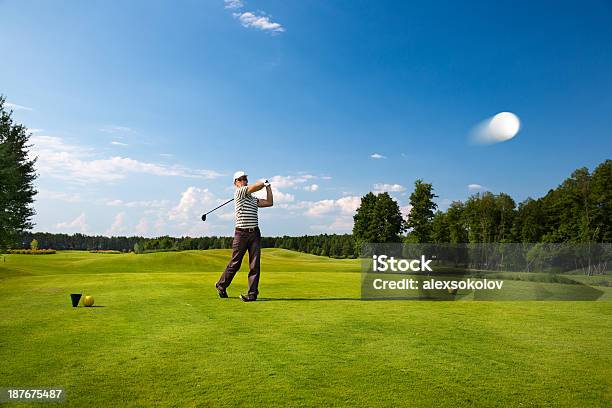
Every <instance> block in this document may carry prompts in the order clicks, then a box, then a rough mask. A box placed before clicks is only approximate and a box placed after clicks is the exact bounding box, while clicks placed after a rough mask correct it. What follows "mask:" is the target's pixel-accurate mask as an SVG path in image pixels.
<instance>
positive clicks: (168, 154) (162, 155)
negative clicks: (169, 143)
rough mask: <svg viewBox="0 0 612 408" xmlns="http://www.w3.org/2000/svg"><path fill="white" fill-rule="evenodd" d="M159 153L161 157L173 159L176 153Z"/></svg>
mask: <svg viewBox="0 0 612 408" xmlns="http://www.w3.org/2000/svg"><path fill="white" fill-rule="evenodd" d="M159 155H160V156H161V157H163V158H166V159H171V158H173V157H174V155H173V154H170V153H160V154H159Z"/></svg>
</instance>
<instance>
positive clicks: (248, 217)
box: [215, 171, 274, 302]
mask: <svg viewBox="0 0 612 408" xmlns="http://www.w3.org/2000/svg"><path fill="white" fill-rule="evenodd" d="M248 184H249V181H248V179H247V175H246V174H245V172H244V171H237V172H236V173H234V187H236V190H235V191H234V208H235V220H236V231H235V233H234V242H233V244H232V258H231V259H230V261H229V263H228V264H227V267H226V268H225V271H224V272H223V273H222V274H221V277H220V278H219V281H218V282H217V284H216V285H215V286H216V288H217V292H219V297H222V298H226V297H227V287H228V286H229V285H230V284H231V283H232V279H234V275H236V272H238V270H239V269H240V265H241V264H242V257H244V254H245V253H246V251H247V250H248V251H249V290H248V293H247V294H246V295H240V299H242V300H243V301H245V302H252V301H254V300H257V295H258V294H259V290H258V287H259V272H260V271H259V259H260V256H261V233H260V231H259V226H258V223H257V209H258V207H272V205H273V204H274V201H273V197H272V187H270V183H269V182H268V181H267V180H266V181H265V182H261V181H258V182H257V183H255V184H253V185H251V186H249V185H248ZM264 187H265V188H266V199H265V200H263V199H259V198H256V197H253V195H252V194H253V193H254V192H256V191H259V190H261V189H262V188H264Z"/></svg>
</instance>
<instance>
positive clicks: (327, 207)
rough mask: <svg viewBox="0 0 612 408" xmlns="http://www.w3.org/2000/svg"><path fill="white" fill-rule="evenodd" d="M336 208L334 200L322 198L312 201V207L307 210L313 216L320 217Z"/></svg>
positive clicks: (307, 213)
mask: <svg viewBox="0 0 612 408" xmlns="http://www.w3.org/2000/svg"><path fill="white" fill-rule="evenodd" d="M334 210H335V201H334V200H321V201H317V202H315V203H312V205H311V206H310V208H309V209H308V210H307V211H306V215H309V216H311V217H320V216H321V215H325V214H329V213H330V212H332V211H334Z"/></svg>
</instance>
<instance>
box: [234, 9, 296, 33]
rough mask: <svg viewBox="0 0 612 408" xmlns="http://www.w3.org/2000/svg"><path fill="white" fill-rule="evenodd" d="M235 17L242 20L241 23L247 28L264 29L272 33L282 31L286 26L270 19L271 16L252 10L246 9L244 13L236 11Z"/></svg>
mask: <svg viewBox="0 0 612 408" xmlns="http://www.w3.org/2000/svg"><path fill="white" fill-rule="evenodd" d="M233 15H234V17H236V18H237V19H238V20H240V24H242V26H243V27H247V28H256V29H258V30H262V31H269V32H272V33H282V32H284V31H285V28H284V27H283V26H282V25H280V24H279V23H274V22H272V21H271V20H270V17H268V16H266V15H261V14H259V15H258V14H255V13H253V12H251V11H245V12H244V13H234V14H233Z"/></svg>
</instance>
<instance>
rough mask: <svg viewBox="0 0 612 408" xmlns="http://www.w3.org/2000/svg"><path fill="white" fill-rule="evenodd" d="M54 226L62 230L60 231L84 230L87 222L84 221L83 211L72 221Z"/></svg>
mask: <svg viewBox="0 0 612 408" xmlns="http://www.w3.org/2000/svg"><path fill="white" fill-rule="evenodd" d="M55 227H56V228H58V229H61V230H63V231H62V232H86V231H87V222H86V221H85V213H81V215H79V216H78V217H76V218H75V219H74V220H72V221H66V222H60V223H58V224H55Z"/></svg>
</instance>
